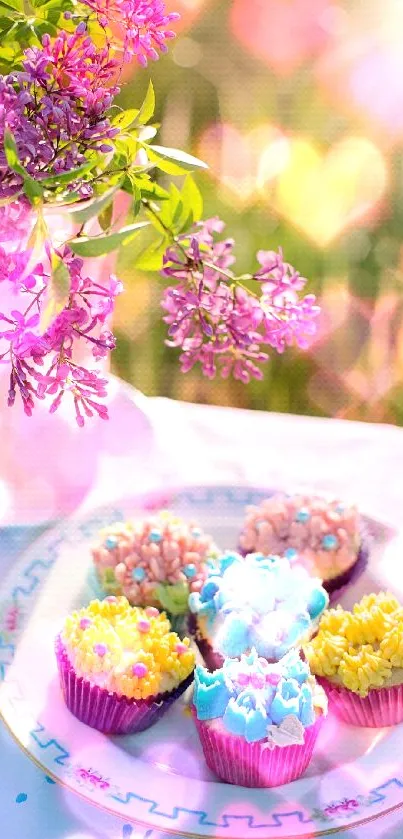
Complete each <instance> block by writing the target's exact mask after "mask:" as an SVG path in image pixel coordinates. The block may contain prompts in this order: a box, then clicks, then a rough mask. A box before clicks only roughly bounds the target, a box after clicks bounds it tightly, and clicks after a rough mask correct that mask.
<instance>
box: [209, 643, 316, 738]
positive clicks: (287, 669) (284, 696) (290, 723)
mask: <svg viewBox="0 0 403 839" xmlns="http://www.w3.org/2000/svg"><path fill="white" fill-rule="evenodd" d="M193 701H194V706H195V711H196V715H197V718H198V719H199V720H203V721H208V720H219V721H220V723H221V724H222V725H223V726H224V728H225V729H226V730H227V731H229V732H230V733H231V734H234V735H236V736H239V737H243V738H244V739H245V740H246V742H248V743H256V742H258V741H261V740H266V741H267V746H268V747H269V748H273V746H275V745H279V746H286V745H291V744H292V743H303V742H304V730H305V728H308V727H309V726H311V725H312V724H313V723H314V722H315V719H316V715H317V714H319V713H324V714H326V711H327V702H326V696H325V694H324V691H323V690H322V688H320V687H319V685H317V684H316V682H315V679H313V677H312V676H311V674H310V671H309V667H308V665H307V664H306V662H303V661H302V660H301V659H300V657H299V653H298V652H297V651H295V650H291V651H290V652H289V653H287V655H286V656H284V658H282V659H281V661H279V662H278V663H277V664H269V663H268V662H267V661H266V660H264V659H261V658H259V656H258V654H257V652H256V650H255V649H253V650H252V651H251V652H250V653H249V654H248V655H245V656H241V660H240V661H237V660H234V659H226V660H225V662H224V664H223V667H222V668H221V669H220V670H216V671H215V672H214V673H210V672H209V671H208V670H206V669H205V668H204V667H201V666H198V667H196V671H195V690H194V700H193Z"/></svg>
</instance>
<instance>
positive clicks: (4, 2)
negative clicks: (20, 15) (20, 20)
mask: <svg viewBox="0 0 403 839" xmlns="http://www.w3.org/2000/svg"><path fill="white" fill-rule="evenodd" d="M0 6H2V8H3V9H8V10H9V11H11V12H21V11H22V3H20V2H19V0H0Z"/></svg>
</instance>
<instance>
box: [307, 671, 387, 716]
mask: <svg viewBox="0 0 403 839" xmlns="http://www.w3.org/2000/svg"><path fill="white" fill-rule="evenodd" d="M316 678H317V681H318V682H319V684H321V685H322V687H323V688H324V690H325V691H326V694H327V698H328V700H329V710H331V711H332V712H334V713H335V714H336V715H337V716H338V717H339V719H341V720H343V721H344V722H347V723H350V725H358V726H364V727H366V728H383V727H384V726H388V725H397V724H398V723H400V722H403V685H393V686H392V687H384V688H378V689H376V688H374V689H373V690H371V691H370V692H369V694H368V696H365V697H362V696H358V694H356V693H353V692H352V691H351V690H348V689H347V688H345V687H343V686H341V685H335V684H333V683H332V682H330V681H329V680H328V679H323V678H320V677H316Z"/></svg>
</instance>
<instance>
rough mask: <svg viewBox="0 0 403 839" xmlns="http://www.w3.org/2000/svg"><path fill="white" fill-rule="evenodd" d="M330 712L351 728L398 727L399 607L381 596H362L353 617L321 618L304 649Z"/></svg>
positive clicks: (402, 689)
mask: <svg viewBox="0 0 403 839" xmlns="http://www.w3.org/2000/svg"><path fill="white" fill-rule="evenodd" d="M304 652H305V656H306V658H307V660H308V662H309V665H310V667H311V671H312V673H313V674H314V675H315V676H317V677H318V679H319V681H320V683H321V684H322V686H323V687H324V688H325V690H326V693H327V695H328V699H329V706H330V708H331V709H332V710H333V711H334V712H335V713H336V714H337V715H338V716H339V717H341V719H343V720H345V721H346V722H349V723H351V724H352V725H361V726H369V727H371V728H378V727H379V728H380V727H383V726H388V725H396V724H397V723H400V722H402V721H403V607H402V606H401V605H400V603H399V602H398V601H397V600H396V599H395V598H394V597H393V596H392V595H391V594H388V593H385V592H380V593H379V594H369V595H365V597H363V598H362V600H361V601H360V602H359V603H357V604H356V605H355V606H354V608H353V611H352V612H346V611H344V609H342V608H341V606H338V607H337V609H329V611H327V612H325V613H324V615H323V617H322V619H321V621H320V623H319V628H318V633H317V635H316V636H315V638H313V639H312V640H311V641H310V642H309V643H307V644H306V645H305V646H304Z"/></svg>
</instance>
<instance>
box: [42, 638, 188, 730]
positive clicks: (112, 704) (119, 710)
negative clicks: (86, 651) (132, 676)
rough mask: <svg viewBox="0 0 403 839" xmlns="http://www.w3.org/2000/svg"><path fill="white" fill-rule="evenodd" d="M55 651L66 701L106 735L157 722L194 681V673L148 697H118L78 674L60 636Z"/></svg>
mask: <svg viewBox="0 0 403 839" xmlns="http://www.w3.org/2000/svg"><path fill="white" fill-rule="evenodd" d="M55 652H56V659H57V666H58V670H59V677H60V686H61V689H62V692H63V697H64V701H65V703H66V705H67V707H68V709H69V711H71V713H72V714H74V716H75V717H77V719H78V720H80V721H81V722H83V723H85V725H89V726H90V727H91V728H96V729H98V731H102V733H103V734H138V733H139V732H140V731H145V729H146V728H150V726H151V725H154V723H156V722H157V721H158V720H159V719H160V718H161V717H162V716H163V715H164V714H165V713H166V711H168V709H169V708H170V707H171V705H172V704H173V702H175V700H176V699H178V697H179V696H181V694H182V693H184V691H185V690H186V689H187V688H188V687H189V685H191V684H192V681H193V673H191V674H190V675H189V676H188V677H187V678H186V679H185V680H184V681H183V682H181V684H180V685H178V687H177V688H175V690H172V691H170V692H167V693H160V694H158V696H154V697H149V698H148V699H129V698H128V697H127V696H118V695H117V694H116V693H111V692H110V691H108V690H106V689H105V688H101V687H99V686H98V685H92V684H91V682H89V681H88V679H85V678H84V677H83V676H77V674H76V672H75V670H74V667H73V666H72V664H71V663H70V661H69V658H68V655H67V651H66V649H65V647H64V645H63V642H62V640H61V638H60V635H58V637H57V638H56V644H55Z"/></svg>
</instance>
